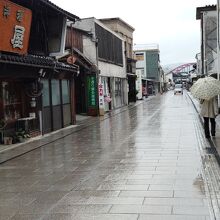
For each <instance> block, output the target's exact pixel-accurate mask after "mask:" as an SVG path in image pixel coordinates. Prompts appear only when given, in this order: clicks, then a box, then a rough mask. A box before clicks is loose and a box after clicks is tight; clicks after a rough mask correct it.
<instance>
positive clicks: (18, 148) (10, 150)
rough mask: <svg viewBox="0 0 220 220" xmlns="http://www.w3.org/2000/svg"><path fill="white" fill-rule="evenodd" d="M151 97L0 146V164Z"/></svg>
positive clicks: (81, 117) (82, 117)
mask: <svg viewBox="0 0 220 220" xmlns="http://www.w3.org/2000/svg"><path fill="white" fill-rule="evenodd" d="M153 97H155V96H151V97H148V98H147V99H144V100H138V101H137V102H136V103H130V104H129V105H128V106H123V107H121V108H118V109H114V110H112V111H111V112H108V113H106V114H105V115H104V116H100V117H92V116H81V115H80V116H79V117H78V118H77V122H76V123H77V124H76V125H71V126H68V127H66V128H63V129H60V130H58V131H54V132H51V133H49V134H46V135H43V136H38V137H35V138H30V139H29V140H27V141H25V142H24V143H18V144H12V145H0V164H1V163H3V162H5V161H7V160H10V159H12V158H15V157H17V156H20V155H23V154H25V153H28V152H30V151H32V150H34V149H37V148H39V147H42V146H45V145H47V144H49V143H52V142H55V141H57V140H59V139H61V138H64V137H66V136H68V135H70V134H72V133H74V132H77V131H79V130H81V129H84V128H86V127H88V126H90V125H92V124H95V123H97V122H100V121H103V120H105V119H107V118H109V117H111V116H113V115H117V114H119V113H121V112H123V111H126V110H128V109H131V108H133V107H135V106H137V105H139V104H141V103H142V102H143V101H147V100H150V99H152V98H153Z"/></svg>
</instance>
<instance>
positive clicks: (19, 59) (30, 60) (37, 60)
mask: <svg viewBox="0 0 220 220" xmlns="http://www.w3.org/2000/svg"><path fill="white" fill-rule="evenodd" d="M0 63H9V64H17V65H24V66H33V67H44V68H50V69H57V70H66V71H70V72H77V70H78V66H77V65H68V64H64V63H61V62H57V61H56V60H54V59H53V58H51V57H41V56H35V55H25V56H19V55H9V54H1V55H0Z"/></svg>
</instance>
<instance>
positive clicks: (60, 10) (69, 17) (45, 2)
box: [40, 0, 80, 20]
mask: <svg viewBox="0 0 220 220" xmlns="http://www.w3.org/2000/svg"><path fill="white" fill-rule="evenodd" d="M40 1H41V2H43V3H44V4H46V5H47V6H48V7H51V8H53V9H55V10H57V11H59V12H60V13H62V14H64V15H65V16H66V17H67V18H68V19H70V20H75V19H77V20H79V19H80V18H79V17H78V16H76V15H74V14H71V13H70V12H68V11H65V10H64V9H62V8H60V7H58V6H57V5H55V4H54V3H53V2H51V1H49V0H40Z"/></svg>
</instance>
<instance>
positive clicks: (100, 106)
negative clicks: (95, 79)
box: [98, 80, 105, 115]
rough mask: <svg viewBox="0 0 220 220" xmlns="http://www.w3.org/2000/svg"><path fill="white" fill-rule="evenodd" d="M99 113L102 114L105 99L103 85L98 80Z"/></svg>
mask: <svg viewBox="0 0 220 220" xmlns="http://www.w3.org/2000/svg"><path fill="white" fill-rule="evenodd" d="M98 87H99V114H100V115H104V112H105V111H104V109H105V100H104V85H103V83H102V82H101V80H99V86H98Z"/></svg>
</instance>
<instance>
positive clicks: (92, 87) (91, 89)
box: [87, 75, 97, 115]
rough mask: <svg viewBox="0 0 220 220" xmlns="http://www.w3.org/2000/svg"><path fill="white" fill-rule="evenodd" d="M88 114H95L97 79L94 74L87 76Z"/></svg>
mask: <svg viewBox="0 0 220 220" xmlns="http://www.w3.org/2000/svg"><path fill="white" fill-rule="evenodd" d="M87 88H88V95H87V97H88V114H89V115H97V80H96V75H88V76H87Z"/></svg>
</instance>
